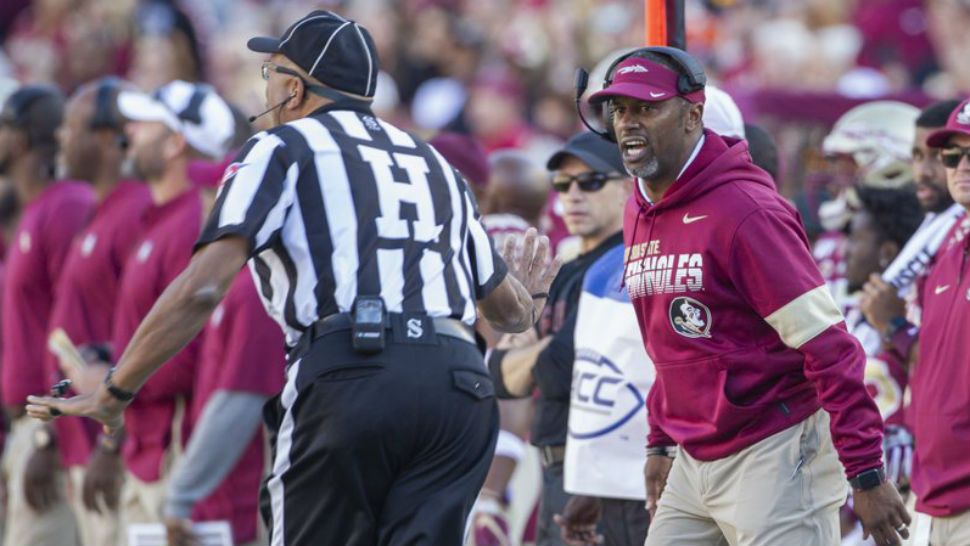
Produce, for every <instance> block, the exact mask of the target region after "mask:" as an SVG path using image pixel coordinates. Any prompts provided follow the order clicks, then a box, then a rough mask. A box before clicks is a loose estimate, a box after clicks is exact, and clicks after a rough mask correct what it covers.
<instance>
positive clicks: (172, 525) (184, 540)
mask: <svg viewBox="0 0 970 546" xmlns="http://www.w3.org/2000/svg"><path fill="white" fill-rule="evenodd" d="M165 534H166V535H167V536H168V546H199V544H200V542H199V539H198V537H196V536H195V534H194V533H193V532H192V521H191V520H187V519H182V518H165Z"/></svg>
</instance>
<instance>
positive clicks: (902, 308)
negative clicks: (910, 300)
mask: <svg viewBox="0 0 970 546" xmlns="http://www.w3.org/2000/svg"><path fill="white" fill-rule="evenodd" d="M862 290H863V294H862V297H861V298H860V299H859V310H861V311H862V314H863V315H864V316H865V317H866V320H867V321H868V322H869V324H871V325H872V327H873V328H875V329H876V330H877V331H879V333H880V334H881V333H883V332H885V331H886V329H887V328H889V321H890V320H892V319H893V317H904V316H906V302H904V301H903V300H902V299H901V298H900V297H899V294H898V293H897V291H896V287H895V286H893V285H891V284H888V283H886V282H885V281H884V280H882V278H881V277H880V276H879V275H877V274H875V273H873V274H872V275H870V276H869V282H867V283H866V284H865V286H863V287H862Z"/></svg>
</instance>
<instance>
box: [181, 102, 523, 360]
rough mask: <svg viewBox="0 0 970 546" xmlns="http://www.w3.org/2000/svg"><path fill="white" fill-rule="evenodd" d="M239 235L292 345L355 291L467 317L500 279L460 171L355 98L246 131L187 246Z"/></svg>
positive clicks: (345, 307) (397, 307)
mask: <svg viewBox="0 0 970 546" xmlns="http://www.w3.org/2000/svg"><path fill="white" fill-rule="evenodd" d="M229 235H235V236H241V237H245V238H246V239H247V240H248V241H249V242H250V247H251V254H250V256H251V259H250V262H249V264H250V269H251V271H252V272H253V274H254V276H255V278H256V282H257V285H258V286H259V287H260V292H261V294H262V297H263V302H264V304H265V305H266V308H267V311H268V312H269V314H270V315H271V316H272V317H273V318H274V319H275V320H276V321H277V322H278V323H279V324H280V325H281V326H282V328H283V331H284V332H285V333H286V337H287V342H288V343H289V344H291V345H292V344H295V343H296V342H297V340H298V339H299V337H300V336H301V335H302V332H303V331H304V330H305V329H306V328H307V327H309V326H310V325H311V324H312V323H313V322H314V321H316V320H317V319H319V318H322V317H326V316H328V315H330V314H333V313H337V312H347V311H350V309H351V308H352V306H353V303H354V300H355V299H356V297H357V296H358V295H367V296H376V295H379V296H381V297H382V298H383V300H384V304H385V306H386V307H387V310H388V311H389V312H392V313H415V314H425V315H427V316H432V317H452V318H457V319H460V320H461V321H463V322H465V323H466V324H469V325H471V324H473V323H474V321H475V317H476V308H475V301H476V300H478V299H481V298H483V297H485V296H486V295H487V294H488V293H489V292H490V291H491V290H492V289H494V288H495V287H496V286H497V285H498V284H499V283H500V282H501V281H502V279H504V277H505V274H506V271H507V269H506V266H505V263H504V262H503V261H502V259H501V258H500V257H499V256H498V255H497V254H496V253H495V251H494V249H493V247H492V244H491V241H490V240H489V238H488V235H487V234H486V233H485V229H484V228H483V227H482V225H481V223H480V222H479V214H478V211H477V207H476V205H475V200H474V197H473V196H472V195H471V191H470V190H469V188H468V186H467V184H466V183H465V181H464V180H463V179H462V178H461V175H460V174H458V172H457V171H456V170H455V169H454V168H452V167H451V166H450V165H449V164H448V163H447V162H446V161H445V159H444V158H443V157H441V155H440V154H439V153H438V152H437V151H436V150H435V149H434V148H432V147H431V146H429V145H428V144H427V143H425V142H422V141H420V140H417V139H415V138H413V137H412V136H410V135H409V134H407V133H405V132H404V131H402V130H400V129H398V128H397V127H394V126H393V125H391V124H389V123H387V122H385V121H383V120H380V119H377V118H376V117H375V116H374V115H373V114H372V113H371V112H370V111H369V110H368V109H367V108H366V107H365V106H351V107H348V106H347V105H342V106H339V107H336V106H335V105H329V106H325V107H323V108H321V109H320V110H317V111H316V112H314V114H312V115H311V116H308V117H306V118H302V119H299V120H296V121H292V122H290V123H287V124H285V125H281V126H279V127H276V128H274V129H272V130H270V131H265V132H262V133H259V134H257V135H256V136H254V137H253V138H252V139H250V140H249V142H247V143H246V145H245V147H244V148H243V149H242V150H241V151H240V153H239V155H238V156H237V158H236V160H235V162H234V163H232V164H231V165H230V166H229V167H228V168H227V170H226V174H225V175H224V180H223V186H222V187H221V189H220V191H219V196H218V198H217V200H216V204H215V208H214V209H213V211H212V214H211V216H210V217H209V220H208V221H207V223H206V227H205V229H204V230H203V232H202V236H201V238H200V240H199V243H198V246H201V245H204V244H206V243H209V242H212V241H215V240H216V239H219V238H221V237H224V236H229Z"/></svg>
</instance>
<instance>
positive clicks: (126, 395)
mask: <svg viewBox="0 0 970 546" xmlns="http://www.w3.org/2000/svg"><path fill="white" fill-rule="evenodd" d="M114 373H115V369H114V368H111V369H110V370H108V375H106V376H104V386H105V387H106V388H107V389H108V393H109V394H111V396H114V397H115V398H117V399H118V400H120V401H122V402H131V400H132V399H133V398H134V397H135V393H133V392H131V391H126V390H124V389H122V388H121V387H119V386H117V385H115V384H114V383H112V382H111V376H113V375H114Z"/></svg>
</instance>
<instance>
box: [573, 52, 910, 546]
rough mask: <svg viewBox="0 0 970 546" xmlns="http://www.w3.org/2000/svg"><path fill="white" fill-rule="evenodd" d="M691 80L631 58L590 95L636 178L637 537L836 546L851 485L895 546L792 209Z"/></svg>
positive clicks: (877, 462) (895, 530)
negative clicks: (645, 518)
mask: <svg viewBox="0 0 970 546" xmlns="http://www.w3.org/2000/svg"><path fill="white" fill-rule="evenodd" d="M692 65H693V66H692ZM700 70H702V69H701V68H700V67H699V66H698V65H697V63H696V61H694V60H693V59H690V58H689V57H686V56H685V54H676V52H674V53H671V52H664V51H658V50H655V49H645V50H641V51H638V52H635V53H634V54H632V55H631V56H630V57H628V58H626V59H625V60H623V61H622V62H620V63H619V64H618V65H616V69H615V70H614V72H613V75H614V77H612V78H611V79H610V83H609V85H607V86H606V87H605V88H604V89H603V90H602V91H599V92H597V93H595V94H593V95H592V96H591V97H590V99H589V100H590V101H591V102H594V103H598V102H605V101H608V102H609V105H608V106H609V109H610V112H611V114H612V115H611V116H610V119H609V124H610V125H612V127H610V128H609V129H612V132H613V134H614V135H615V137H616V140H617V142H618V145H619V149H620V150H621V152H622V155H623V162H624V164H625V166H626V168H627V170H628V171H629V172H631V173H633V174H634V175H636V176H637V178H638V183H637V186H638V187H637V188H636V190H635V191H634V197H633V198H632V199H631V200H630V202H629V203H628V205H627V207H626V218H625V222H624V234H625V239H626V247H627V248H626V252H627V254H626V256H625V260H624V261H625V268H624V280H625V284H626V287H627V290H628V291H629V293H630V299H631V300H632V302H633V306H634V309H635V311H636V313H637V318H638V319H639V321H640V330H641V334H642V336H643V338H644V342H645V344H646V350H647V353H648V355H649V356H650V357H651V359H652V360H653V362H654V364H655V366H656V374H657V376H656V381H654V383H653V385H652V387H651V389H650V393H649V396H648V397H647V406H648V411H647V417H648V422H649V425H650V433H649V436H648V438H647V444H648V447H647V463H646V467H645V470H644V474H645V481H646V484H645V485H646V490H647V504H648V506H649V508H650V510H651V512H652V513H653V514H654V517H653V518H652V521H651V524H650V533H649V535H648V536H647V541H646V544H647V545H648V546H655V545H656V546H660V545H666V544H677V545H678V546H718V545H722V544H726V543H730V544H737V545H742V546H766V545H774V544H837V543H838V542H839V539H840V537H839V519H838V510H839V507H840V506H841V505H842V504H843V503H844V501H845V498H846V494H847V492H848V485H849V484H851V485H852V487H853V489H855V507H856V512H857V513H858V514H859V517H860V520H861V521H862V523H863V527H864V529H865V531H866V532H868V533H869V534H872V535H874V538H875V539H876V541H877V543H878V544H880V545H881V546H897V545H898V544H899V537H900V536H902V537H907V536H908V530H907V528H906V524H908V523H909V516H908V515H907V514H906V510H905V507H904V506H903V503H902V501H901V500H900V498H899V495H898V493H897V492H896V490H895V489H894V488H893V485H892V484H890V483H887V482H886V479H885V473H884V471H883V468H882V467H883V465H882V428H883V423H882V419H881V418H880V416H879V412H878V409H877V408H876V406H875V404H874V403H873V401H872V399H871V397H870V396H869V394H868V392H867V390H866V387H865V384H864V383H863V369H864V366H865V361H866V360H865V353H864V352H863V350H862V348H861V347H860V345H859V342H858V341H856V340H855V339H854V338H853V337H852V336H851V335H850V334H849V333H848V332H847V331H846V329H845V323H844V319H843V317H842V313H841V312H840V311H839V309H838V307H837V306H836V304H835V302H834V301H833V299H832V296H831V294H830V293H829V291H828V290H827V288H826V287H825V284H824V282H823V280H822V277H821V275H820V273H819V270H818V267H817V266H816V265H815V263H814V261H813V260H812V255H811V253H810V251H809V247H808V240H807V238H806V236H805V232H804V230H803V228H802V226H801V222H800V219H799V217H798V214H797V212H796V211H795V209H794V207H792V206H791V204H789V203H788V202H787V201H785V200H784V199H783V198H782V197H781V196H780V195H778V193H777V191H776V190H775V186H774V183H773V182H772V180H771V179H770V177H769V176H768V174H767V173H765V172H764V171H762V170H761V169H759V168H758V167H756V166H754V164H753V163H752V162H751V159H750V154H749V153H748V149H747V144H746V143H745V142H744V141H741V140H737V139H732V138H727V137H725V138H722V137H720V136H718V135H717V134H715V133H714V132H712V131H710V130H705V128H704V124H703V121H702V116H703V111H704V98H705V97H704V80H705V78H703V76H698V72H699V71H700ZM836 454H838V456H837V455H836ZM840 459H841V462H842V464H841V465H840V464H839V462H840ZM843 469H844V471H845V478H848V481H849V483H846V480H845V479H844V478H843V477H842V474H843Z"/></svg>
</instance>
